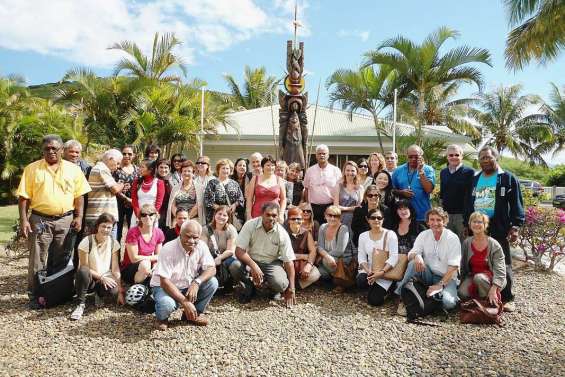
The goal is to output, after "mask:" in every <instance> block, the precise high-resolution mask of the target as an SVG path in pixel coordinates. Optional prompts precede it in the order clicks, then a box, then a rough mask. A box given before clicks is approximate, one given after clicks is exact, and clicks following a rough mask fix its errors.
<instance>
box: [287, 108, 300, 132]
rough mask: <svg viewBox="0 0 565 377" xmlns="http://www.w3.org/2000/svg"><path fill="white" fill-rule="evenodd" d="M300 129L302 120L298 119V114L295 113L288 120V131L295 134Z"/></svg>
mask: <svg viewBox="0 0 565 377" xmlns="http://www.w3.org/2000/svg"><path fill="white" fill-rule="evenodd" d="M299 129H300V120H299V119H298V114H297V113H296V112H295V111H293V112H292V114H291V115H290V119H289V120H288V131H289V132H294V131H297V130H299Z"/></svg>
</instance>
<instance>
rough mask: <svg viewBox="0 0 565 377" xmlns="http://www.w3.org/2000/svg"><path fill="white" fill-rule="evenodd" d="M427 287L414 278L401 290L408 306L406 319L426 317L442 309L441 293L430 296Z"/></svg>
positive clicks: (412, 319) (412, 320)
mask: <svg viewBox="0 0 565 377" xmlns="http://www.w3.org/2000/svg"><path fill="white" fill-rule="evenodd" d="M427 290H428V287H426V286H425V285H424V284H423V283H422V282H421V281H419V280H417V279H412V280H410V281H408V282H407V283H406V284H405V285H404V287H402V290H401V291H400V297H401V298H402V302H403V303H404V305H405V306H406V321H407V322H415V320H416V319H417V318H422V317H425V316H427V315H429V314H432V313H435V312H438V311H440V310H441V309H442V301H441V296H440V293H438V294H436V295H433V296H432V297H428V296H427V295H426V292H427Z"/></svg>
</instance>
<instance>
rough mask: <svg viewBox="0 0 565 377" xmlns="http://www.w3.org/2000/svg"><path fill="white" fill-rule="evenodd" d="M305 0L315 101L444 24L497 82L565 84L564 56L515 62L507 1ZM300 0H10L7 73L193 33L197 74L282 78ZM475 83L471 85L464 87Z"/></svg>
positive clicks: (4, 8)
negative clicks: (376, 51)
mask: <svg viewBox="0 0 565 377" xmlns="http://www.w3.org/2000/svg"><path fill="white" fill-rule="evenodd" d="M298 4H299V20H301V22H302V23H303V24H304V27H303V28H301V29H300V35H299V39H300V40H302V41H304V42H305V66H306V70H307V71H308V76H307V88H308V90H309V91H310V101H311V102H315V99H316V90H317V86H318V82H319V81H320V80H321V82H322V90H321V94H320V104H322V105H325V104H327V98H328V97H327V93H326V90H325V88H324V82H325V80H326V79H327V77H328V76H329V75H330V74H331V73H332V72H333V71H334V70H336V69H338V68H356V67H357V66H358V65H359V63H360V62H361V60H362V54H363V53H364V52H366V51H368V50H370V49H372V48H375V47H376V46H377V45H378V44H379V43H380V42H382V41H383V40H385V39H387V38H391V37H393V36H396V35H399V34H401V35H404V36H406V37H408V38H410V39H413V40H415V41H418V42H420V41H421V40H422V39H423V38H424V37H425V36H426V35H428V34H429V33H430V32H432V31H434V30H436V29H437V28H438V27H440V26H444V25H445V26H448V27H450V28H453V29H456V30H458V31H459V32H460V33H461V36H460V37H459V39H458V40H456V41H453V42H449V43H447V44H446V48H450V47H453V46H456V45H460V44H466V45H469V46H476V47H483V48H487V49H488V50H490V51H491V54H492V61H493V65H494V66H493V67H492V68H491V67H488V66H486V65H485V66H483V67H481V71H482V73H483V75H484V79H485V84H486V85H485V88H486V89H487V90H488V89H492V88H494V87H496V86H497V85H500V84H504V85H510V84H516V83H519V84H522V85H523V87H524V93H534V94H539V95H541V96H542V97H544V98H547V95H548V93H549V83H550V82H554V83H556V84H558V85H559V86H562V85H563V84H565V82H564V80H563V77H565V58H564V57H563V55H562V56H561V58H560V59H558V60H557V61H555V62H552V63H551V64H550V65H548V66H545V67H540V66H537V65H536V64H531V65H530V66H528V67H527V68H526V69H524V70H523V71H520V72H516V73H514V72H509V71H507V70H506V69H505V67H504V43H505V38H506V34H507V32H508V29H509V28H508V25H507V21H506V16H505V12H504V8H503V6H502V0H473V1H469V0H460V1H453V0H450V1H448V0H428V1H417V0H397V1H386V2H385V1H378V0H373V1H368V0H367V1H360V0H353V1H349V2H343V1H337V0H324V1H321V0H299V1H298ZM293 7H294V0H147V1H139V0H138V1H132V0H104V1H102V0H101V1H97V2H93V1H89V0H19V1H17V2H14V1H10V0H0V19H3V20H11V22H3V23H2V24H0V75H6V74H10V73H17V74H20V75H22V76H24V77H25V78H26V80H27V82H28V83H29V84H38V83H44V82H54V81H58V80H60V79H61V78H62V76H63V75H64V74H65V72H66V71H67V70H68V69H70V68H73V67H76V66H88V67H90V68H91V69H93V70H94V71H95V72H97V73H98V74H100V75H109V74H110V73H111V71H112V66H113V64H114V63H115V62H116V60H117V59H119V58H120V55H119V53H118V52H116V51H108V50H106V49H105V48H106V47H107V46H109V45H110V44H112V43H114V42H119V41H121V40H126V39H127V40H132V41H136V42H137V43H139V44H140V45H141V46H142V47H143V48H144V49H146V50H147V51H148V50H149V48H150V43H151V40H152V37H153V33H154V32H156V31H159V32H167V31H173V32H175V33H176V34H177V35H178V36H179V38H180V39H181V40H183V41H184V44H183V46H182V48H181V49H179V51H178V53H179V54H180V55H182V56H183V57H184V59H185V60H186V62H187V63H188V67H189V78H193V77H198V78H201V79H204V80H205V81H207V82H208V84H209V87H210V88H211V89H214V90H227V86H226V84H225V81H224V79H223V77H222V75H223V74H224V73H230V74H232V75H234V76H235V77H236V78H238V79H241V77H242V75H243V68H244V66H245V65H246V64H247V65H250V66H252V67H257V66H265V67H266V69H267V72H268V73H269V74H272V75H275V76H277V77H280V76H282V75H283V74H284V69H285V49H286V40H287V39H289V38H292V27H291V19H292V12H293ZM475 90H476V89H475V88H473V87H468V88H463V90H462V95H467V94H471V93H473V92H474V91H475ZM559 160H561V158H560V159H559ZM564 160H565V159H564Z"/></svg>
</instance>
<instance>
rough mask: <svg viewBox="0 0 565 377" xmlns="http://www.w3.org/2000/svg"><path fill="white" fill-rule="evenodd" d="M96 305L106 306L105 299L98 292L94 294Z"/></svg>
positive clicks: (98, 306)
mask: <svg viewBox="0 0 565 377" xmlns="http://www.w3.org/2000/svg"><path fill="white" fill-rule="evenodd" d="M94 306H96V307H97V308H101V307H103V306H104V299H103V298H102V296H99V295H98V293H95V294H94Z"/></svg>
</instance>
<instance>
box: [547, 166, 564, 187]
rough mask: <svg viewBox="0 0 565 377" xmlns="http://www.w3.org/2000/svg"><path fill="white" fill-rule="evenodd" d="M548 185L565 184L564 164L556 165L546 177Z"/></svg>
mask: <svg viewBox="0 0 565 377" xmlns="http://www.w3.org/2000/svg"><path fill="white" fill-rule="evenodd" d="M547 184H548V185H549V186H565V165H559V166H556V167H555V168H554V169H552V170H551V173H550V174H549V178H548V179H547Z"/></svg>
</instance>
